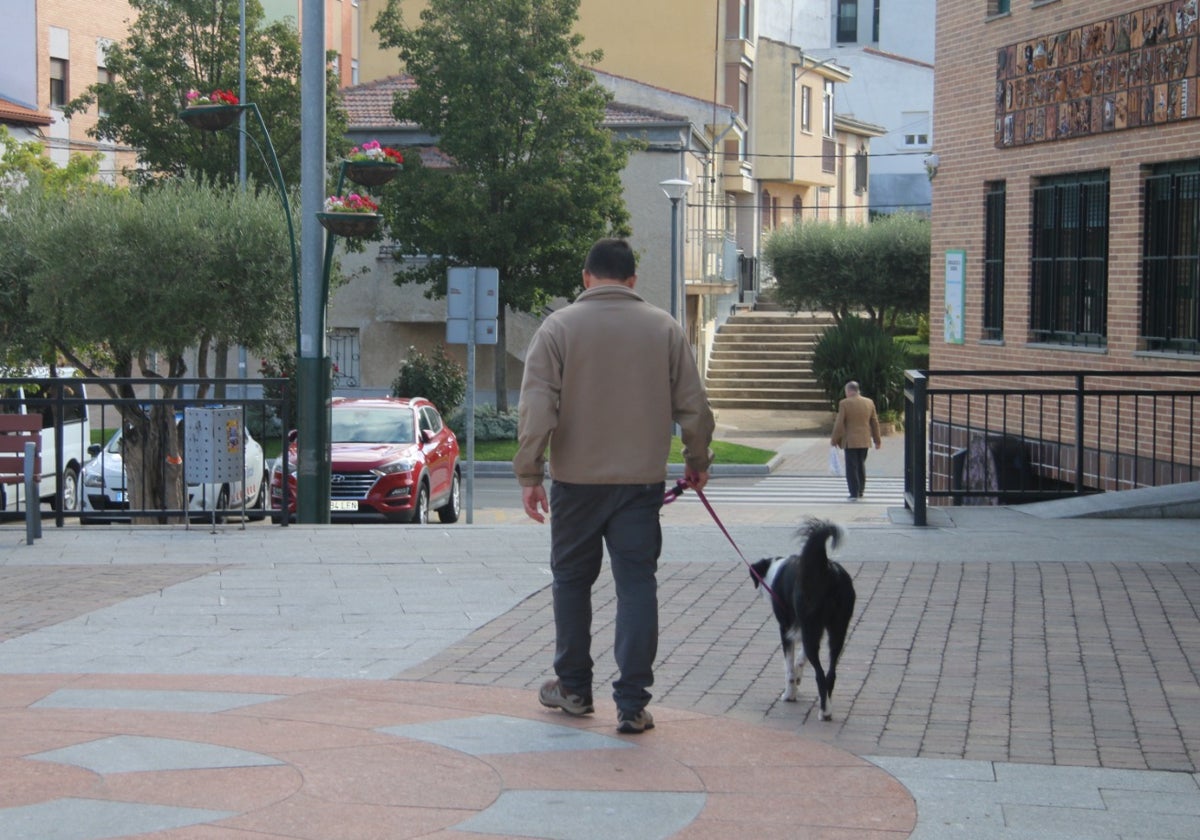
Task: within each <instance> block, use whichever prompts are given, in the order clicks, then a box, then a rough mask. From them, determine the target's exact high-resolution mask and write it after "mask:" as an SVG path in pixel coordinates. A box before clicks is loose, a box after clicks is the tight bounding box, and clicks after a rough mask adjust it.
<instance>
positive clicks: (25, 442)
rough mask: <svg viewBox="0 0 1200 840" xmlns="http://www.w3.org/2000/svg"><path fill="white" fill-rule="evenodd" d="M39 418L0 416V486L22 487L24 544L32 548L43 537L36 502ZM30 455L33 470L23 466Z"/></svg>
mask: <svg viewBox="0 0 1200 840" xmlns="http://www.w3.org/2000/svg"><path fill="white" fill-rule="evenodd" d="M41 449H42V415H40V414H0V484H5V485H12V486H13V488H14V489H13V492H12V496H13V498H16V496H17V493H16V487H17V486H18V485H21V484H24V485H25V544H26V545H32V544H33V541H34V539H35V538H37V537H40V536H41V535H42V504H41V499H39V498H38V492H37V485H38V479H39V478H40V476H41V474H42V453H41ZM30 455H32V460H33V463H32V470H31V471H30V472H29V473H28V475H27V474H26V463H27V459H28V457H29V456H30Z"/></svg>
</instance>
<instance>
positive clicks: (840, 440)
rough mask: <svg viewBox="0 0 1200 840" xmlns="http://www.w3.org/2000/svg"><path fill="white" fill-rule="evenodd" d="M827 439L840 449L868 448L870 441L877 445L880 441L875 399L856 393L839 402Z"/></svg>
mask: <svg viewBox="0 0 1200 840" xmlns="http://www.w3.org/2000/svg"><path fill="white" fill-rule="evenodd" d="M829 439H830V440H831V441H832V442H833V445H834V446H840V447H841V448H842V449H870V448H871V442H872V441H874V442H875V446H877V447H878V446H879V445H880V443H881V441H880V437H879V417H878V415H876V414H875V401H874V400H872V399H871V398H870V397H864V396H863V395H862V394H856V395H854V396H853V397H846V398H845V399H843V400H842V401H841V402H839V403H838V413H837V419H836V420H834V421H833V434H832V435H830V438H829Z"/></svg>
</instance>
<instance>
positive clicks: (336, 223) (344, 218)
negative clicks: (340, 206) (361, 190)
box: [317, 213, 383, 238]
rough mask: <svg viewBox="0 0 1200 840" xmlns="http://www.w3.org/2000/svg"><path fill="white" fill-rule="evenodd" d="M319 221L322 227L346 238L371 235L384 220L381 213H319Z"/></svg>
mask: <svg viewBox="0 0 1200 840" xmlns="http://www.w3.org/2000/svg"><path fill="white" fill-rule="evenodd" d="M317 221H318V222H320V223H321V227H323V228H325V230H327V231H329V232H330V233H332V234H334V235H335V236H342V237H346V238H354V237H358V236H370V235H371V234H373V233H374V232H375V231H377V230H379V224H380V222H382V221H383V214H381V213H318V214H317Z"/></svg>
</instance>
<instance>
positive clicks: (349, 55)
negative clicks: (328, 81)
mask: <svg viewBox="0 0 1200 840" xmlns="http://www.w3.org/2000/svg"><path fill="white" fill-rule="evenodd" d="M259 2H260V3H262V7H263V14H264V15H266V18H267V20H283V19H285V18H290V19H291V20H292V22H293V23H295V24H296V28H297V29H300V21H301V17H302V16H301V11H302V6H303V0H259ZM361 9H362V0H325V49H326V50H332V51H333V52H334V53H336V55H335V56H334V58H333V69H334V71H335V72H336V73H337V75H338V80H339V83H340V84H341V86H342V87H346V86H347V85H356V84H358V82H359V74H360V67H359V55H358V45H359V43H360V42H361V40H362V32H361V31H360V29H359V26H360V21H361V20H362V15H361Z"/></svg>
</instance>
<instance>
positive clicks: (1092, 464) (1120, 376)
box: [904, 370, 1200, 525]
mask: <svg viewBox="0 0 1200 840" xmlns="http://www.w3.org/2000/svg"><path fill="white" fill-rule="evenodd" d="M1198 383H1200V371H1175V372H1156V371H1011V370H1010V371H986V370H984V371H971V370H946V371H921V370H910V371H907V372H906V373H905V389H904V428H905V452H904V498H905V505H906V506H907V507H908V508H910V509H911V510H912V512H913V521H914V524H917V525H925V524H926V516H927V506H928V505H929V504H930V503H933V504H955V505H961V504H1020V503H1023V502H1031V501H1042V500H1046V499H1055V498H1063V497H1068V496H1078V495H1084V494H1087V493H1098V492H1105V491H1112V490H1128V489H1134V488H1137V487H1154V486H1160V485H1166V484H1178V483H1182V482H1191V481H1200V461H1198V460H1197V454H1196V442H1197V432H1196V426H1197V423H1198V422H1200V387H1197V385H1198Z"/></svg>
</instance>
